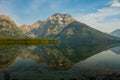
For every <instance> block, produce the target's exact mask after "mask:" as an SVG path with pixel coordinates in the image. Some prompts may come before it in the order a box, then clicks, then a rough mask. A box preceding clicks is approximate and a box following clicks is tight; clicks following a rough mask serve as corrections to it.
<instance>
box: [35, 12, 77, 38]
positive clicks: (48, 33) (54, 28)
mask: <svg viewBox="0 0 120 80" xmlns="http://www.w3.org/2000/svg"><path fill="white" fill-rule="evenodd" d="M73 21H76V20H75V19H73V18H72V17H71V16H70V15H68V14H60V13H56V14H54V15H52V16H51V17H49V18H48V19H47V20H46V23H45V24H44V25H43V26H41V27H40V28H38V30H39V34H38V35H37V37H48V38H52V37H54V36H55V35H57V34H59V33H60V32H61V31H62V30H63V29H64V27H66V26H67V25H68V24H69V23H71V22H73Z"/></svg>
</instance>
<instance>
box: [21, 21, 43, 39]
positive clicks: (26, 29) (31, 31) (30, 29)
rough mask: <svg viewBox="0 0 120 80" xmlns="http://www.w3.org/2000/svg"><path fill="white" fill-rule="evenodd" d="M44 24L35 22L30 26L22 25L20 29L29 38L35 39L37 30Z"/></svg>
mask: <svg viewBox="0 0 120 80" xmlns="http://www.w3.org/2000/svg"><path fill="white" fill-rule="evenodd" d="M44 23H45V21H37V22H35V23H34V24H32V25H26V24H24V25H22V26H20V29H21V30H22V31H23V32H24V33H25V34H27V35H28V36H29V37H36V35H35V34H36V33H37V31H38V30H37V29H38V28H39V27H40V26H42V25H43V24H44Z"/></svg>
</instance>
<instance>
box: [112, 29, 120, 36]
mask: <svg viewBox="0 0 120 80" xmlns="http://www.w3.org/2000/svg"><path fill="white" fill-rule="evenodd" d="M110 34H111V35H113V36H116V37H120V29H116V30H115V31H113V32H111V33H110Z"/></svg>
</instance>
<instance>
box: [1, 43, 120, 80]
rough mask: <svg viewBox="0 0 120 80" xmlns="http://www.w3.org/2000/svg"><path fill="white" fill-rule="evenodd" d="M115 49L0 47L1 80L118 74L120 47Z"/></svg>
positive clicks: (36, 79)
mask: <svg viewBox="0 0 120 80" xmlns="http://www.w3.org/2000/svg"><path fill="white" fill-rule="evenodd" d="M114 46H115V45H109V46H108V45H107V46H106V45H93V46H76V47H75V46H70V45H47V46H0V80H4V79H3V77H4V74H10V75H9V76H10V80H13V79H16V80H40V79H41V80H43V79H46V80H52V79H55V80H59V79H62V78H66V79H67V78H69V77H80V76H81V75H80V73H87V72H99V73H102V72H103V71H105V72H118V71H119V70H120V68H119V66H120V63H119V61H120V56H119V51H120V47H115V48H111V47H114ZM109 48H111V49H109ZM6 72H7V73H6Z"/></svg>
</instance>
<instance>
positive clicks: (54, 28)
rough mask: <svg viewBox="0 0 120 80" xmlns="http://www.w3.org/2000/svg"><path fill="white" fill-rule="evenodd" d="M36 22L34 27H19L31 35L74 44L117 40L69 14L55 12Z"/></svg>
mask: <svg viewBox="0 0 120 80" xmlns="http://www.w3.org/2000/svg"><path fill="white" fill-rule="evenodd" d="M36 24H37V25H35V26H34V27H33V25H32V26H31V25H28V26H26V25H24V26H22V27H21V29H23V31H24V32H25V33H26V34H27V35H33V37H39V38H52V39H60V40H61V42H62V43H68V44H75V45H76V44H78V45H82V44H83V45H84V44H86V45H88V44H99V43H100V44H101V43H103V44H104V43H109V42H114V41H117V40H118V38H116V37H113V36H111V35H108V34H106V33H103V32H100V31H98V30H96V29H94V28H91V27H90V26H88V25H86V24H84V23H81V22H79V21H77V20H75V19H74V18H73V17H72V16H71V15H69V14H60V13H56V14H53V15H52V16H51V17H49V18H48V19H47V20H46V21H40V22H36Z"/></svg>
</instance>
